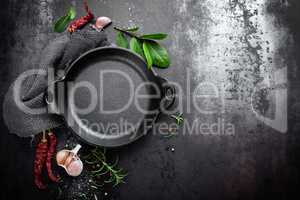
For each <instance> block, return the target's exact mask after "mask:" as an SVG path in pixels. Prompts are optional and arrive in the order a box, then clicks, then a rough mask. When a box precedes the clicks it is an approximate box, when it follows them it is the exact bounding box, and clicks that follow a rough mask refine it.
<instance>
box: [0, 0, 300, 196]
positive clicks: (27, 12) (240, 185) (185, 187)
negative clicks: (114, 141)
mask: <svg viewBox="0 0 300 200" xmlns="http://www.w3.org/2000/svg"><path fill="white" fill-rule="evenodd" d="M89 3H90V6H91V8H92V10H93V11H94V13H95V14H96V15H104V16H109V17H111V18H112V19H113V21H114V25H122V26H123V25H138V26H140V27H141V30H142V31H143V32H145V33H150V32H167V33H169V34H170V37H169V39H168V40H166V41H164V42H163V44H164V45H165V46H166V47H167V49H168V50H169V53H170V56H171V60H172V65H171V67H170V68H168V69H164V70H160V69H157V70H156V71H157V73H158V74H160V75H161V76H164V77H167V78H168V79H169V80H170V81H174V82H176V83H178V84H179V85H181V86H182V88H183V91H182V93H180V94H179V95H180V96H181V97H182V102H181V103H182V105H183V106H182V109H181V110H182V111H183V113H184V116H185V118H186V121H187V122H189V123H190V125H192V123H193V122H195V123H198V125H199V124H205V123H207V124H215V123H220V126H221V127H222V124H223V125H224V126H225V128H224V126H223V128H221V130H219V131H218V132H217V133H213V134H206V133H201V134H199V131H200V130H199V126H196V128H194V129H192V128H193V127H190V131H187V130H185V129H188V128H187V127H186V126H183V127H181V128H180V130H179V134H178V135H177V136H176V137H174V138H171V139H165V138H163V137H162V136H161V135H159V134H149V135H147V136H146V137H144V138H142V139H141V140H139V141H137V142H136V143H134V144H132V145H129V146H127V147H123V148H121V149H119V150H115V151H116V153H118V154H119V155H120V158H121V160H120V165H121V166H122V167H123V168H125V169H127V171H128V172H129V175H128V178H127V180H126V182H127V183H126V184H124V185H121V186H120V187H119V188H116V189H115V190H114V193H113V194H112V195H111V196H112V198H114V199H189V200H193V199H195V200H197V199H265V198H272V199H291V197H292V196H294V195H297V196H298V198H299V192H298V190H299V188H300V161H299V160H300V136H299V131H300V103H299V102H300V101H299V99H300V93H299V91H300V90H299V89H300V85H299V83H300V82H299V77H300V72H299V64H300V58H299V51H300V49H299V47H300V45H299V40H300V31H299V27H300V14H299V10H300V2H299V1H298V0H147V1H146V0H124V1H118V0H97V1H96V0H95V1H92V0H90V1H89ZM71 4H72V5H73V6H75V7H76V8H77V10H78V12H79V15H81V14H84V10H83V6H82V2H81V1H79V0H76V1H75V0H70V1H61V0H10V1H8V0H3V1H1V7H0V16H1V17H0V20H1V29H0V38H1V47H0V48H1V54H0V64H1V66H0V82H1V84H0V88H1V89H0V103H1V105H2V101H3V97H4V95H5V93H6V91H7V89H8V87H9V85H10V84H11V83H12V81H13V80H14V79H15V78H16V77H17V76H18V75H19V74H20V73H22V72H23V71H25V70H26V69H30V68H33V67H35V65H36V63H37V62H38V55H39V52H40V51H41V49H42V48H43V47H44V46H45V45H46V44H47V43H48V42H49V41H51V39H53V38H54V37H55V36H57V34H56V33H53V30H52V27H53V23H54V22H55V20H56V19H57V18H58V16H62V15H63V14H65V12H66V10H67V9H68V7H69V6H70V5H71ZM107 32H108V34H109V38H110V40H111V41H114V37H115V33H114V31H113V30H112V28H111V27H110V28H109V29H108V30H107ZM201 83H202V84H203V85H202V87H198V86H199V84H200V85H201ZM215 89H216V90H215ZM212 91H218V92H220V93H219V96H218V97H217V98H214V99H212V100H209V101H207V99H206V100H205V99H202V98H196V100H195V103H196V104H197V105H198V107H200V109H201V112H200V111H199V109H197V108H195V105H193V104H190V103H189V102H191V101H192V100H193V97H194V96H197V95H203V94H204V95H205V94H211V92H212ZM278 105H279V106H278ZM285 107H286V108H287V109H286V110H285ZM1 110H2V106H0V111H1ZM211 110H213V111H215V112H213V113H209V112H208V111H211ZM278 111H279V112H280V113H279V114H278ZM1 113H2V112H1ZM276 116H279V118H280V119H279V120H277V121H276V120H273V121H272V119H275V118H276ZM0 119H1V123H0V127H1V134H0V150H1V161H0V163H1V172H0V175H1V176H0V182H1V186H2V187H1V192H0V197H1V199H32V198H42V199H53V198H54V197H53V194H52V193H49V192H47V191H45V192H40V191H37V190H36V189H35V187H34V185H33V180H32V171H33V163H32V160H33V158H34V150H33V149H32V148H31V147H30V145H29V144H30V142H29V141H30V139H21V138H18V137H17V136H15V135H12V134H9V131H8V130H7V128H6V127H5V125H4V123H3V122H2V115H1V116H0ZM160 122H170V123H171V122H172V120H170V119H168V118H167V117H166V116H165V117H163V118H162V119H161V120H160ZM228 124H231V125H233V127H234V133H233V134H226V133H227V132H226V126H227V125H228ZM188 132H189V133H191V134H187V133H188ZM172 148H174V151H171V150H170V149H172ZM293 199H296V198H293Z"/></svg>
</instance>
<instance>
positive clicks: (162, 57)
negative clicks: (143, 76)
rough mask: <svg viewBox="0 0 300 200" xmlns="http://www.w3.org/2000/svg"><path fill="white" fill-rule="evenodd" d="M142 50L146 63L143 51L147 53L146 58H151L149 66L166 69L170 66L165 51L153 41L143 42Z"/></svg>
mask: <svg viewBox="0 0 300 200" xmlns="http://www.w3.org/2000/svg"><path fill="white" fill-rule="evenodd" d="M143 49H144V53H145V56H146V59H147V61H148V58H147V55H146V52H145V49H146V51H147V54H148V57H151V60H152V62H151V64H153V65H155V66H156V67H159V68H167V67H169V65H170V58H169V54H168V52H167V50H166V49H165V48H164V47H162V46H160V45H159V44H158V43H157V42H155V41H144V43H143Z"/></svg>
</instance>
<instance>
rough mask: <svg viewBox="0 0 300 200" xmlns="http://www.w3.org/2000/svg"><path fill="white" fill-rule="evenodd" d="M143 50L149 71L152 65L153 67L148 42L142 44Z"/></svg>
mask: <svg viewBox="0 0 300 200" xmlns="http://www.w3.org/2000/svg"><path fill="white" fill-rule="evenodd" d="M143 50H144V54H145V57H146V61H147V66H148V69H151V68H152V65H153V60H152V56H151V53H150V47H149V42H147V41H144V42H143Z"/></svg>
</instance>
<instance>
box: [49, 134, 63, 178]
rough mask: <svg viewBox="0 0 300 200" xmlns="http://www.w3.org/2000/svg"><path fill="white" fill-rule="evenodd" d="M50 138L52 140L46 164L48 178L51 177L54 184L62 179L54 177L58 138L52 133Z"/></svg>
mask: <svg viewBox="0 0 300 200" xmlns="http://www.w3.org/2000/svg"><path fill="white" fill-rule="evenodd" d="M48 136H49V139H50V145H49V150H48V153H47V162H46V166H47V171H48V176H49V178H50V180H52V181H54V182H58V181H59V180H60V177H59V176H56V175H54V173H53V171H52V158H53V155H54V153H55V151H56V145H57V139H56V136H55V135H54V133H52V132H49V133H48Z"/></svg>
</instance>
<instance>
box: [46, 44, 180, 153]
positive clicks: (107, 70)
mask: <svg viewBox="0 0 300 200" xmlns="http://www.w3.org/2000/svg"><path fill="white" fill-rule="evenodd" d="M54 83H55V84H53V85H52V86H51V87H50V88H49V90H48V96H47V103H48V104H49V107H48V108H49V111H50V112H54V113H56V114H59V115H61V116H63V117H64V119H65V121H66V123H67V124H68V126H69V127H70V128H71V129H72V130H73V132H74V133H75V134H76V135H78V136H79V137H80V138H81V139H82V140H84V141H86V142H88V143H90V144H93V145H97V146H104V147H117V146H122V145H125V144H129V143H131V142H133V141H135V140H137V139H138V138H140V137H141V136H142V135H144V134H146V133H147V132H148V131H149V130H150V129H151V128H152V125H153V123H155V120H156V118H157V116H158V115H159V113H160V112H161V110H162V108H164V109H168V108H169V107H170V106H171V105H172V104H173V103H174V100H175V88H174V87H173V86H172V85H170V84H168V82H167V81H166V80H165V79H163V78H161V77H159V76H157V75H156V74H155V73H154V71H153V70H149V69H147V64H146V63H145V61H144V60H143V58H141V57H140V56H139V55H137V54H135V53H133V52H131V51H129V50H126V49H123V48H117V47H101V48H96V49H93V50H91V51H88V52H86V53H85V54H83V55H81V56H80V57H79V58H78V59H77V60H75V61H74V62H73V63H72V64H71V65H70V66H69V67H68V68H67V70H66V71H65V72H64V76H62V78H60V79H58V80H57V81H55V82H54Z"/></svg>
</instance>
